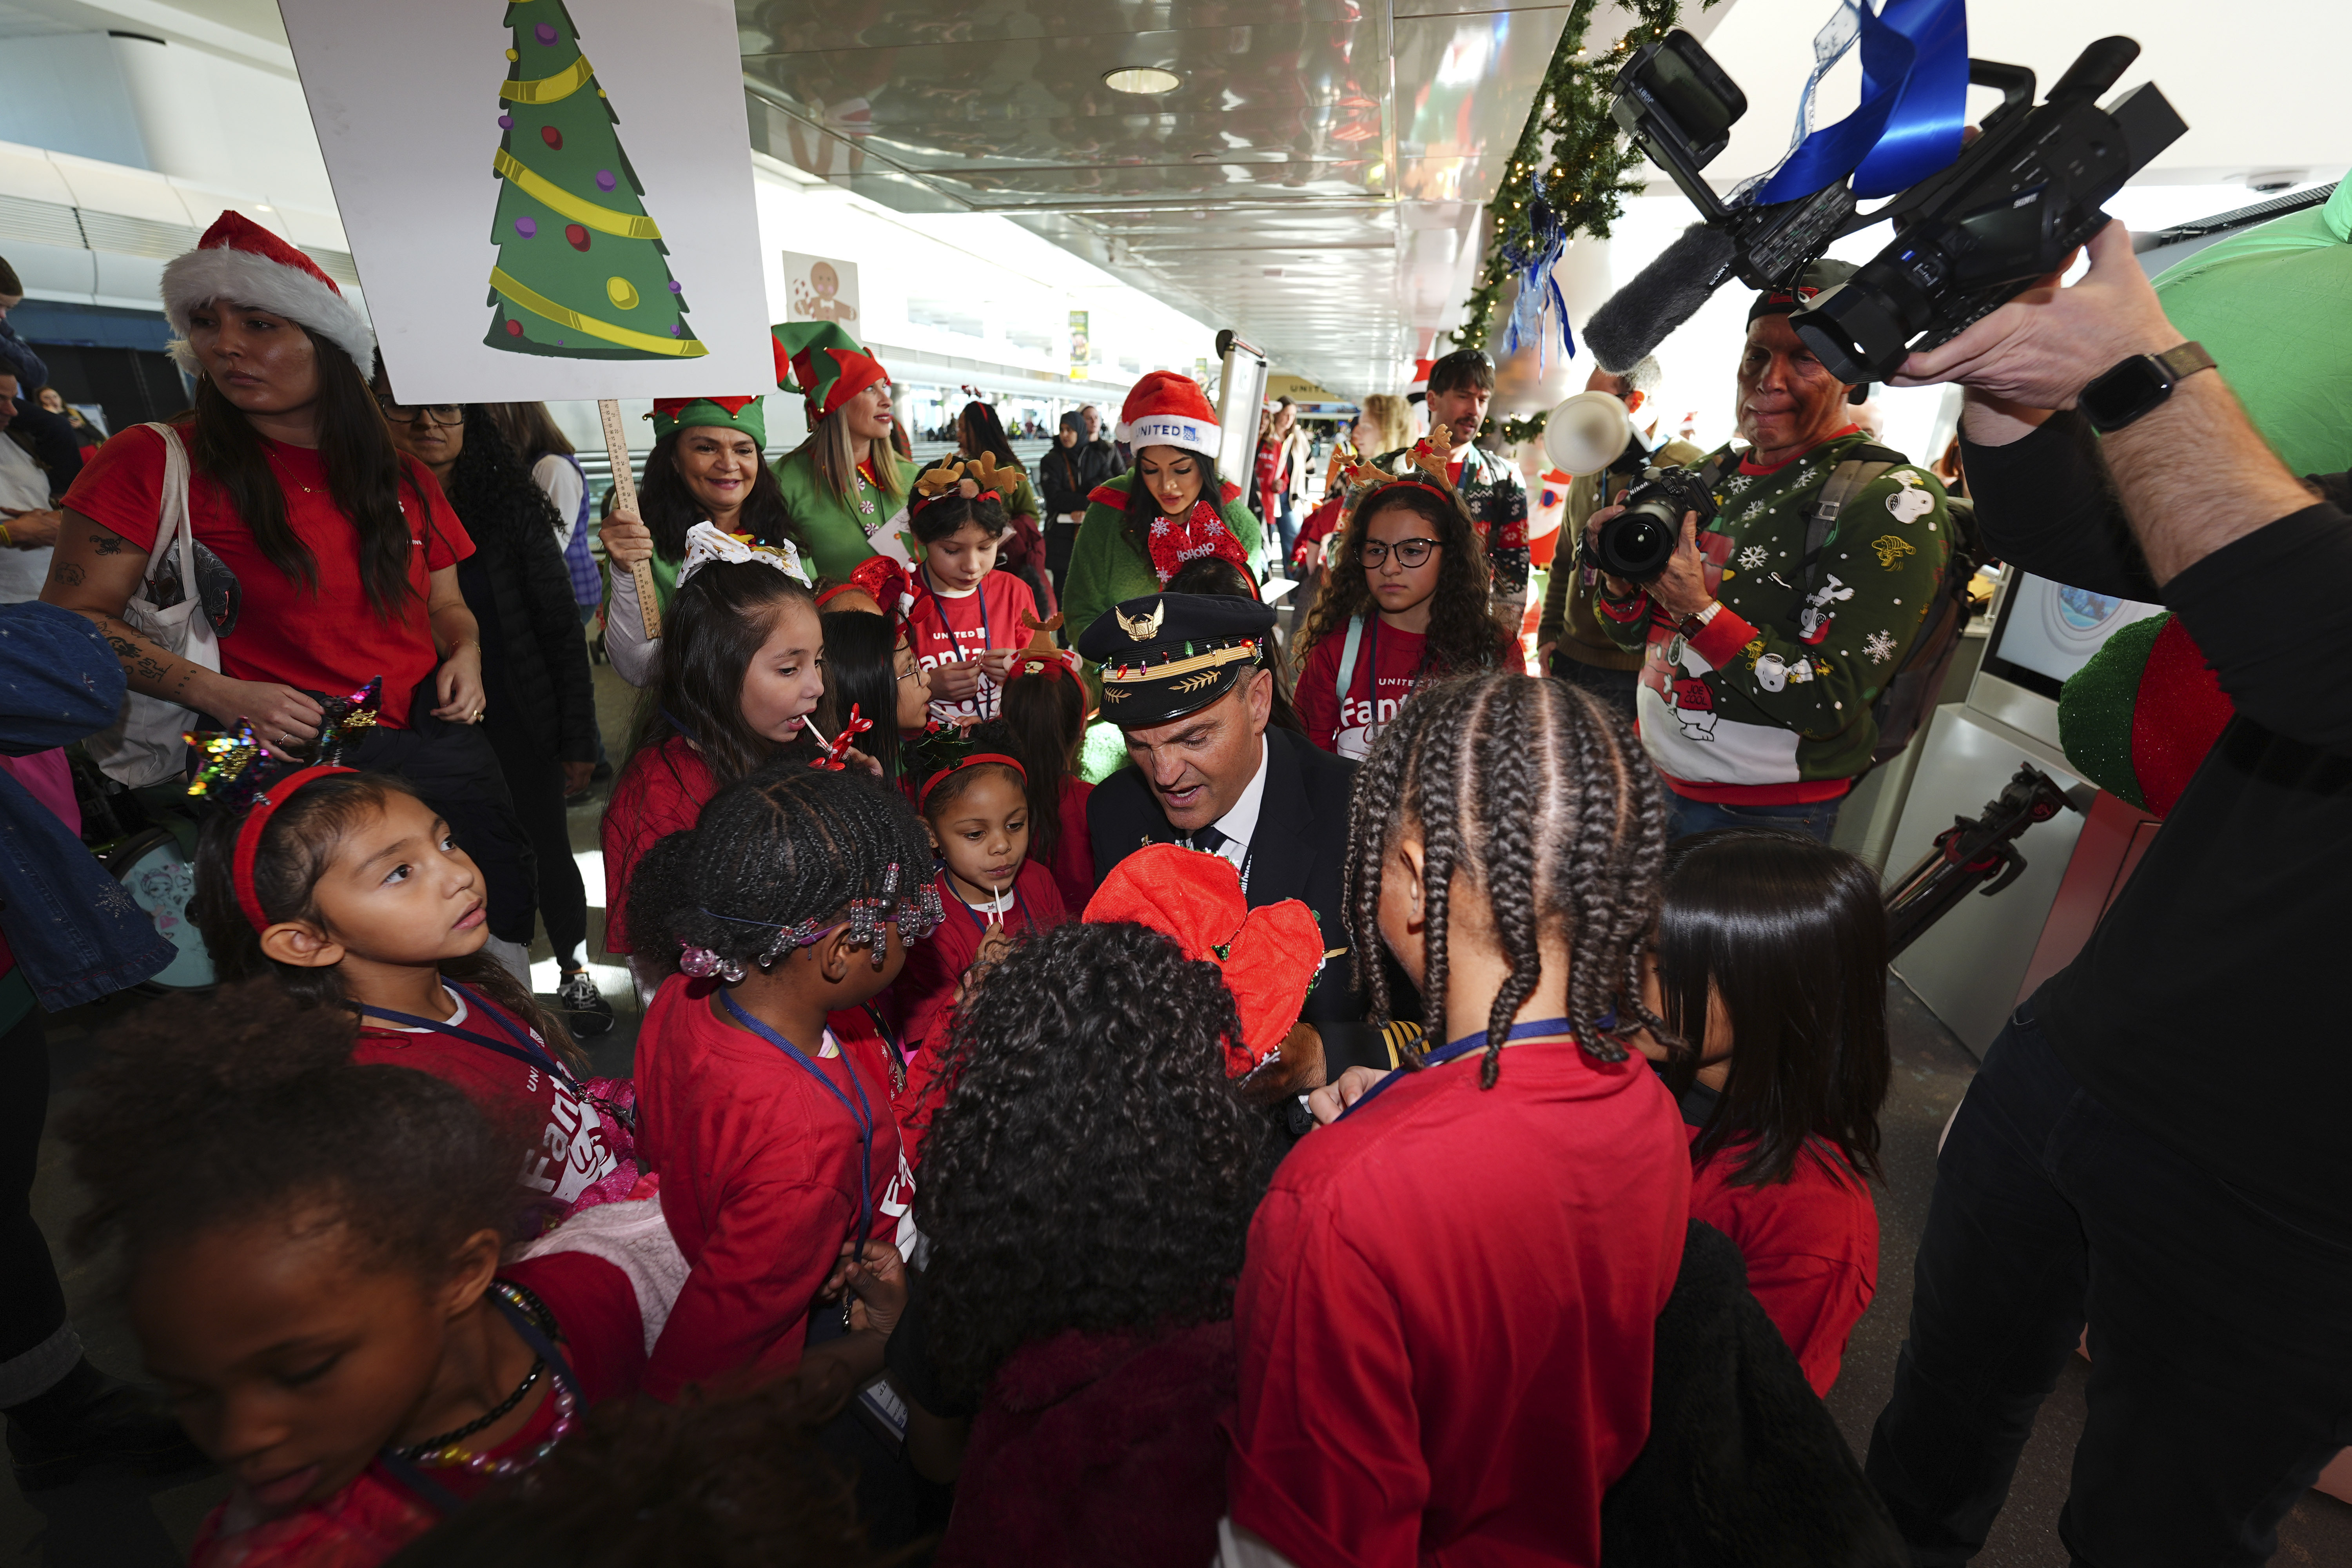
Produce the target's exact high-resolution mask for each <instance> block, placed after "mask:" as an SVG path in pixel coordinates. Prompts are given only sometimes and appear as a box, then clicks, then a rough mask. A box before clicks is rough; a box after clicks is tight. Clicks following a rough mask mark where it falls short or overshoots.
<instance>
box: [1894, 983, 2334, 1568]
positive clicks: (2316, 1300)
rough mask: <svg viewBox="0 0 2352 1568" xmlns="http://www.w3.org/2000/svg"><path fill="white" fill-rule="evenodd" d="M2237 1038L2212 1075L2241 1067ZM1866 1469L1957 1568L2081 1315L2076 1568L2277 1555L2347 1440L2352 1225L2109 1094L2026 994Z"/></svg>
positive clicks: (2221, 1046)
mask: <svg viewBox="0 0 2352 1568" xmlns="http://www.w3.org/2000/svg"><path fill="white" fill-rule="evenodd" d="M2229 1049H2230V1045H2229V1042H2228V1039H2227V1037H2226V1035H2221V1036H2217V1037H2216V1042H2215V1047H2214V1058H2213V1062H2212V1068H2213V1070H2214V1071H2215V1072H2217V1073H2222V1072H2227V1071H2229V1070H2230V1067H2229V1061H2228V1052H2229ZM1913 1278H1914V1280H1915V1282H1916V1284H1915V1293H1914V1296H1913V1299H1912V1307H1911V1322H1910V1328H1909V1333H1908V1337H1906V1339H1905V1341H1904V1342H1903V1350H1902V1353H1901V1355H1900V1357H1899V1358H1898V1359H1897V1361H1896V1363H1895V1391H1894V1394H1893V1396H1892V1397H1891V1398H1890V1399H1889V1401H1888V1402H1887V1405H1886V1408H1885V1411H1884V1412H1883V1413H1881V1415H1879V1417H1878V1425H1877V1426H1876V1428H1875V1429H1874V1431H1873V1432H1872V1434H1871V1440H1870V1458H1869V1462H1868V1464H1867V1466H1866V1467H1865V1468H1866V1473H1867V1474H1868V1475H1869V1477H1870V1479H1871V1482H1872V1484H1873V1485H1874V1486H1876V1487H1877V1489H1878V1491H1879V1495H1880V1496H1881V1497H1883V1498H1885V1500H1886V1505H1887V1507H1888V1508H1889V1509H1890V1510H1893V1512H1894V1515H1895V1522H1896V1524H1898V1525H1899V1526H1900V1527H1901V1528H1902V1531H1903V1533H1904V1536H1905V1538H1906V1540H1907V1541H1909V1542H1910V1543H1911V1549H1912V1554H1913V1561H1914V1562H1915V1563H1919V1564H1922V1565H1928V1564H1946V1563H1966V1562H1967V1561H1968V1560H1969V1558H1970V1557H1972V1556H1974V1555H1975V1554H1976V1552H1978V1551H1979V1549H1980V1548H1981V1547H1982V1546H1983V1544H1984V1540H1985V1535H1986V1532H1987V1531H1989V1530H1990V1527H1991V1524H1992V1521H1993V1517H1994V1516H1995V1515H1996V1514H1998V1513H1999V1512H2000V1505H2001V1501H2002V1500H2003V1499H2004V1498H2005V1497H2007V1495H2008V1492H2009V1483H2010V1477H2011V1472H2012V1471H2014V1470H2015V1468H2016V1467H2017V1458H2018V1454H2019V1452H2020V1450H2021V1448H2022V1447H2024V1444H2025V1439H2026V1437H2027V1436H2028V1434H2030V1433H2031V1432H2032V1427H2033V1418H2034V1413H2035V1412H2036V1411H2037V1410H2039V1409H2040V1407H2041V1405H2042V1399H2043V1398H2044V1397H2045V1396H2047V1395H2048V1394H2049V1392H2050V1390H2051V1389H2052V1388H2053V1386H2054V1385H2055V1384H2056V1383H2057V1379H2058V1373H2059V1369H2060V1368H2061V1367H2062V1366H2063V1365H2064V1364H2065V1362H2066V1358H2067V1357H2068V1356H2070V1355H2072V1354H2074V1346H2075V1343H2076V1341H2077V1339H2078V1338H2079V1337H2080V1336H2081V1334H2082V1331H2083V1327H2084V1321H2085V1320H2086V1319H2087V1321H2088V1322H2089V1325H2090V1347H2089V1348H2090V1356H2091V1377H2090V1386H2089V1391H2088V1399H2089V1406H2090V1409H2089V1415H2088V1417H2087V1418H2086V1419H2085V1421H2084V1425H2083V1436H2082V1439H2081V1441H2080V1442H2079V1443H2078V1444H2077V1445H2076V1446H2075V1449H2074V1474H2073V1488H2072V1492H2071V1494H2070V1495H2069V1497H2068V1498H2067V1500H2066V1507H2065V1509H2064V1510H2063V1512H2062V1513H2061V1514H2060V1516H2059V1520H2058V1533H2059V1537H2060V1540H2061V1541H2062V1542H2063V1543H2064V1545H2065V1547H2066V1549H2067V1551H2068V1552H2070V1553H2071V1554H2072V1558H2073V1561H2074V1563H2076V1564H2078V1565H2082V1568H2168V1565H2170V1564H2181V1565H2183V1568H2186V1565H2188V1564H2196V1565H2197V1568H2211V1565H2213V1564H2220V1563H2231V1564H2234V1563H2247V1564H2252V1563H2264V1562H2267V1561H2268V1560H2269V1558H2270V1556H2271V1553H2272V1552H2273V1550H2274V1549H2275V1547H2276V1546H2277V1525H2278V1521H2279V1520H2280V1519H2281V1518H2283V1517H2284V1515H2285V1513H2286V1511H2287V1510H2289V1509H2291V1508H2293V1507H2294V1503H2295V1500H2297V1499H2298V1498H2299V1497H2300V1496H2301V1495H2302V1494H2303V1492H2304V1490H2305V1489H2306V1488H2307V1487H2309V1486H2310V1485H2311V1483H2312V1481H2313V1479H2315V1478H2316V1477H2317V1476H2318V1474H2319V1471H2320V1469H2321V1468H2322V1467H2323V1466H2325V1465H2326V1462H2327V1460H2328V1459H2329V1458H2331V1457H2333V1456H2334V1454H2335V1453H2336V1450H2337V1449H2339V1448H2341V1447H2346V1446H2347V1445H2352V1349H2347V1347H2352V1226H2347V1228H2345V1229H2339V1231H2338V1232H2337V1233H2336V1235H2334V1236H2321V1235H2317V1234H2315V1233H2313V1232H2311V1231H2309V1230H2306V1229H2304V1228H2301V1227H2300V1226H2295V1225H2292V1224H2289V1223H2288V1222H2286V1221H2285V1220H2283V1219H2281V1218H2280V1217H2278V1216H2277V1215H2273V1214H2272V1213H2271V1212H2270V1211H2268V1210H2267V1209H2265V1208H2264V1207H2263V1205H2261V1204H2259V1203H2258V1202H2256V1201H2255V1200H2254V1199H2253V1198H2252V1197H2251V1196H2249V1195H2248V1194H2245V1193H2244V1192H2242V1191H2240V1190H2239V1189H2237V1188H2235V1187H2232V1186H2231V1185H2229V1184H2226V1183H2223V1182H2221V1181H2218V1180H2216V1179H2215V1178H2213V1177H2212V1176H2210V1175H2208V1174H2206V1173H2205V1172H2204V1171H2203V1170H2202V1169H2201V1168H2200V1166H2199V1165H2198V1164H2197V1163H2196V1162H2195V1160H2194V1159H2193V1158H2192V1157H2191V1154H2190V1153H2189V1152H2184V1151H2182V1150H2179V1149H2176V1148H2174V1147H2173V1146H2172V1145H2170V1144H2168V1143H2163V1142H2158V1141H2157V1140H2156V1139H2155V1138H2154V1137H2153V1136H2151V1135H2149V1134H2148V1133H2147V1132H2144V1131H2141V1130H2140V1129H2139V1128H2138V1127H2137V1125H2135V1124H2134V1123H2132V1122H2130V1121H2126V1120H2125V1119H2124V1118H2123V1117H2120V1116H2117V1115H2116V1114H2115V1113H2114V1112H2113V1111H2111V1110H2108V1109H2107V1108H2106V1107H2105V1105H2103V1104H2101V1103H2100V1102H2099V1101H2098V1100H2095V1099H2094V1098H2093V1097H2092V1096H2091V1095H2090V1093H2089V1092H2087V1091H2086V1090H2085V1089H2084V1088H2083V1087H2082V1085H2081V1084H2080V1082H2078V1081H2077V1080H2076V1079H2075V1078H2074V1075H2073V1074H2072V1073H2071V1072H2069V1071H2068V1070H2067V1068H2066V1066H2065V1064H2064V1063H2063V1062H2062V1061H2061V1060H2060V1059H2059V1058H2058V1055H2057V1053H2056V1052H2055V1051H2054V1050H2053V1049H2052V1048H2051V1047H2050V1045H2049V1044H2048V1042H2047V1041H2045V1040H2044V1039H2043V1038H2042V1031H2041V1029H2040V1027H2039V1026H2037V1025H2036V1024H2035V1023H2034V1022H2033V1019H2032V1015H2031V1012H2030V1009H2028V1008H2023V1007H2021V1008H2020V1009H2019V1010H2018V1012H2017V1014H2016V1016H2013V1017H2012V1018H2011V1020H2010V1023H2009V1026H2008V1027H2007V1028H2006V1029H2004V1030H2002V1031H2001V1034H2000V1037H1999V1038H1997V1039H1996V1040H1994V1041H1993V1043H1992V1048H1991V1049H1990V1050H1989V1051H1988V1052H1986V1054H1985V1058H1984V1068H1983V1070H1982V1071H1980V1072H1979V1073H1978V1074H1977V1077H1976V1079H1975V1081H1974V1082H1972V1083H1971V1084H1970V1085H1969V1092H1968V1098H1967V1099H1966V1100H1963V1101H1962V1102H1961V1106H1960V1111H1959V1115H1958V1118H1957V1119H1955V1120H1954V1121H1953V1123H1952V1128H1951V1133H1950V1135H1949V1136H1948V1138H1947V1139H1946V1140H1945V1142H1944V1148H1943V1152H1942V1153H1941V1154H1939V1155H1938V1156H1937V1161H1936V1189H1935V1193H1934V1195H1933V1196H1932V1197H1931V1198H1930V1200H1929V1203H1928V1209H1927V1229H1926V1232H1925V1233H1924V1234H1923V1235H1922V1237H1921V1238H1920V1242H1919V1252H1918V1257H1917V1260H1916V1263H1915V1265H1914V1267H1913Z"/></svg>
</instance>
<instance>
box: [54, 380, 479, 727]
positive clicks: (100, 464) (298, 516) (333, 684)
mask: <svg viewBox="0 0 2352 1568" xmlns="http://www.w3.org/2000/svg"><path fill="white" fill-rule="evenodd" d="M185 438H186V436H185V432H183V436H182V439H183V440H184V439H185ZM261 445H262V448H263V450H264V451H266V452H267V453H268V457H269V466H270V468H271V470H272V471H273V472H274V473H276V474H277V476H278V489H279V492H280V493H281V494H283V495H284V496H285V498H286V521H287V525H288V526H289V528H291V529H292V530H293V531H294V536H295V537H296V538H297V539H299V540H300V541H301V542H303V543H304V544H306V545H308V546H309V547H310V553H311V555H312V556H313V557H315V558H316V559H317V561H318V572H319V585H318V589H317V592H316V593H315V594H314V593H313V592H312V591H311V590H310V589H308V588H305V587H304V586H303V585H302V584H301V581H300V580H299V578H295V577H289V576H288V575H287V574H285V573H283V572H280V571H279V570H278V568H277V567H276V566H274V565H272V564H270V562H269V558H268V556H266V555H264V554H263V553H262V552H261V546H260V545H259V544H258V543H257V542H256V541H255V539H254V537H253V531H252V530H251V529H249V528H247V527H246V525H245V520H244V519H243V518H241V517H239V516H237V514H236V509H235V508H234V507H232V506H231V505H230V504H229V499H228V492H227V491H226V490H225V489H222V488H221V487H220V484H219V483H218V481H216V480H215V479H211V478H209V477H208V476H206V475H205V474H202V473H198V472H194V471H193V470H192V471H191V472H190V474H189V476H188V521H189V525H190V528H191V530H192V531H194V535H195V537H196V540H197V542H200V543H202V544H204V545H205V546H207V547H208V548H210V549H211V551H212V552H213V553H214V554H215V555H217V556H219V557H220V559H221V564H223V565H224V566H226V567H227V568H228V569H229V570H230V571H231V572H234V573H236V580H237V583H238V584H239V586H240V588H241V589H242V592H243V606H242V608H240V609H239V610H238V612H237V617H236V630H235V631H233V632H231V633H229V635H228V636H226V637H223V638H222V639H221V644H220V658H221V673H222V674H223V675H226V676H227V677H229V678H230V679H234V680H268V681H277V682H279V683H280V684H283V685H286V686H292V687H297V688H299V689H302V690H304V691H323V692H325V693H326V694H327V695H328V696H330V697H341V696H343V695H345V694H346V693H348V692H352V691H356V690H358V689H360V688H361V687H362V686H364V685H366V684H367V683H368V681H369V680H370V679H373V678H374V677H376V676H379V675H381V676H383V719H382V720H381V722H383V723H384V724H387V725H389V726H391V727H392V728H394V729H404V728H406V727H407V724H408V699H409V694H410V693H411V692H412V691H414V690H415V688H416V685H417V683H418V682H419V681H421V680H423V679H425V677H426V676H428V675H430V674H432V673H433V671H434V669H435V668H436V667H437V666H438V665H439V664H440V656H439V655H438V654H436V652H435V651H434V647H433V627H432V624H431V622H430V620H429V619H428V618H427V617H426V616H425V599H426V597H427V596H428V595H429V594H430V592H431V589H430V585H429V584H428V583H427V581H426V578H427V576H428V575H429V574H432V573H435V572H438V571H439V570H441V569H442V568H443V567H445V566H455V565H456V564H457V563H458V562H460V561H463V560H465V559H466V557H467V556H468V555H471V554H472V553H473V552H474V542H473V540H471V539H470V538H468V537H467V533H466V526H465V524H463V523H461V522H459V521H457V513H456V512H454V511H452V510H450V509H449V502H448V500H446V498H445V497H444V496H443V495H442V494H441V486H440V483H439V481H437V480H436V479H434V477H433V474H432V471H431V470H430V469H428V468H425V465H423V464H422V463H419V462H418V461H417V460H416V459H415V458H412V457H410V456H408V455H407V454H406V453H402V454H401V455H400V468H401V475H402V482H401V486H400V509H401V511H402V513H403V514H404V515H405V516H406V517H407V519H408V529H409V536H408V542H409V544H410V546H411V548H410V550H409V552H408V585H409V588H410V590H411V593H410V595H409V597H408V599H407V600H406V602H405V603H404V604H402V605H400V606H399V607H398V608H397V609H396V610H395V611H394V614H393V616H391V618H390V619H386V618H384V617H383V616H378V615H377V614H376V613H375V611H374V609H373V607H372V606H371V605H369V604H368V598H367V589H366V587H365V586H364V585H363V584H362V580H361V576H360V540H359V534H358V532H357V531H355V530H353V528H352V524H351V521H350V519H348V518H346V517H345V516H344V515H343V513H342V512H341V510H339V509H338V508H337V507H336V505H335V500H334V497H333V496H332V495H331V494H329V493H328V490H327V474H326V468H325V467H324V466H323V465H322V464H321V463H320V458H319V454H318V453H317V451H315V450H314V449H312V448H310V447H288V446H281V445H280V444H278V442H275V441H263V442H262V443H261ZM420 493H421V494H422V496H423V498H424V499H423V500H422V501H420V500H418V496H419V494H420ZM59 504H61V505H63V506H68V507H71V508H72V509H73V510H76V511H79V512H80V513H81V514H82V515H83V516H85V517H88V518H89V519H90V520H91V521H95V522H98V523H100V524H102V525H103V526H105V527H107V528H109V529H111V530H112V531H114V532H116V533H119V534H121V536H122V537H123V538H124V539H125V540H128V541H129V542H131V543H132V544H134V545H136V546H137V547H138V548H139V549H140V550H141V551H142V552H146V551H149V550H152V549H153V548H154V547H155V528H156V523H157V520H158V519H159V518H160V517H161V516H162V515H163V437H160V436H158V435H156V434H155V433H154V432H153V431H152V430H149V429H146V428H144V427H143V426H131V428H129V429H127V430H125V431H123V432H122V433H121V435H119V436H117V437H114V438H113V439H112V440H110V441H109V442H107V443H106V445H104V446H103V447H100V448H99V449H98V456H97V457H95V458H91V459H90V460H89V464H88V465H87V466H85V467H84V468H82V471H81V475H80V477H79V479H75V480H74V482H73V488H72V489H68V491H66V497H65V500H63V501H62V502H61V503H59ZM213 717H214V718H216V719H220V720H223V721H231V720H234V719H236V714H234V713H216V714H214V715H213Z"/></svg>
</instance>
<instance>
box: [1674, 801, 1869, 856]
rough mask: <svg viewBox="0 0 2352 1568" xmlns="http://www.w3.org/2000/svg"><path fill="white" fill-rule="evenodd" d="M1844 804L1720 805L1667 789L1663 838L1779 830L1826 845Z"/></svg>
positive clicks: (1829, 802)
mask: <svg viewBox="0 0 2352 1568" xmlns="http://www.w3.org/2000/svg"><path fill="white" fill-rule="evenodd" d="M1844 804H1845V802H1844V800H1843V798H1840V799H1837V800H1817V801H1814V802H1812V803H1811V804H1810V805H1718V804H1717V803H1716V802H1714V801H1711V800H1692V799H1690V798H1689V797H1687V796H1685V795H1676V794H1675V792H1674V790H1673V789H1672V788H1669V789H1668V790H1667V791H1666V837H1669V838H1686V837H1689V836H1690V835H1692V834H1694V833H1705V832H1706V830H1707V829H1708V828H1710V827H1782V828H1786V829H1788V830H1789V831H1790V832H1791V833H1802V834H1804V835H1806V836H1807V837H1812V838H1818V839H1820V840H1821V841H1822V843H1824V844H1827V843H1828V842H1829V841H1830V835H1831V834H1832V833H1833V832H1835V831H1836V830H1837V819H1838V807H1839V806H1841V805H1844Z"/></svg>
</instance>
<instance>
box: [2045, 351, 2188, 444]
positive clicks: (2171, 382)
mask: <svg viewBox="0 0 2352 1568" xmlns="http://www.w3.org/2000/svg"><path fill="white" fill-rule="evenodd" d="M2212 368H2213V356H2212V355H2211V354H2209V353H2206V352H2205V345H2204V344H2202V343H2197V342H2188V343H2183V344H2181V345H2180V346H2179V348H2176V349H2167V350H2166V351H2165V352H2164V353H2160V354H2134V355H2133V356H2132V357H2131V358H2129V359H2127V360H2126V361H2124V363H2121V364H2119V365H2117V366H2116V368H2115V369H2113V370H2111V371H2109V372H2107V373H2106V374H2105V375H2102V376H2100V377H2099V378H2098V379H2097V380H2095V381H2094V382H2092V383H2091V384H2090V385H2088V386H2086V387H2084V388H2083V394H2082V395H2081V397H2079V398H2077V399H2076V400H2075V401H2076V405H2077V406H2078V407H2080V408H2081V409H2082V411H2083V417H2084V418H2085V419H2088V420H2089V421H2090V422H2091V428H2092V429H2094V430H2096V431H2097V432H2098V433H2099V434H2100V435H2102V436H2111V435H2113V434H2114V433H2115V432H2116V431H2118V430H2120V429H2122V428H2123V427H2124V426H2126V425H2128V424H2130V423H2131V422H2132V421H2133V420H2135V419H2137V418H2140V417H2142V416H2145V415H2147V414H2151V413H2153V412H2155V410H2156V409H2157V408H2158V407H2159V406H2161V405H2162V404H2163V402H2164V400H2165V399H2166V398H2168V397H2170V396H2171V395H2172V389H2173V388H2174V387H2176V386H2178V385H2179V384H2181V383H2182V382H2183V381H2185V380H2187V379H2188V378H2189V377H2190V376H2192V375H2195V374H2197V373H2198V372H2199V371H2200V370H2211V369H2212Z"/></svg>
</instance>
